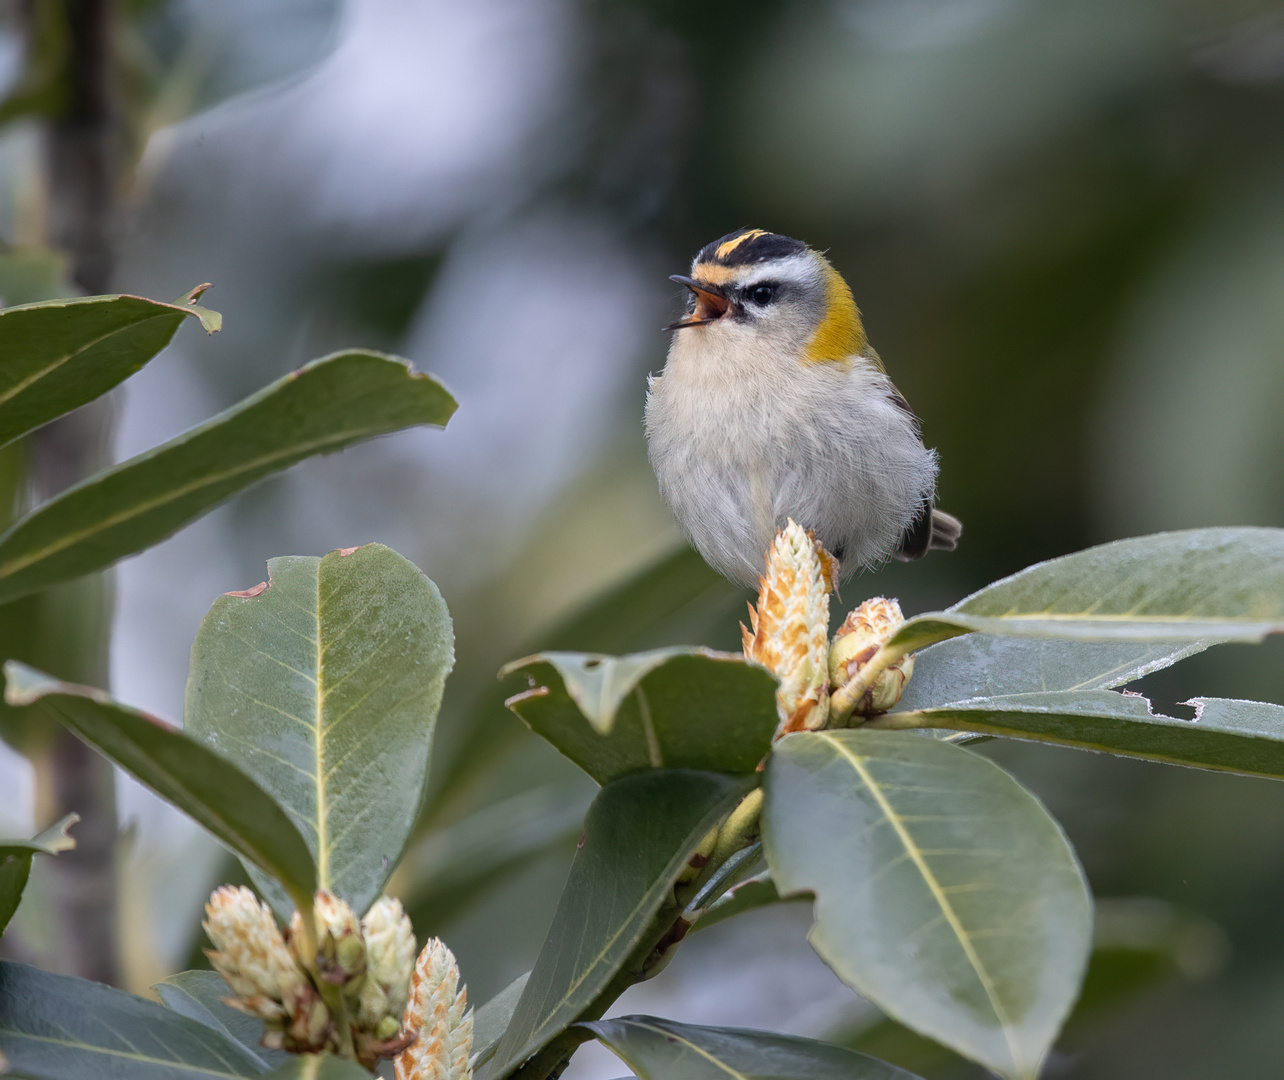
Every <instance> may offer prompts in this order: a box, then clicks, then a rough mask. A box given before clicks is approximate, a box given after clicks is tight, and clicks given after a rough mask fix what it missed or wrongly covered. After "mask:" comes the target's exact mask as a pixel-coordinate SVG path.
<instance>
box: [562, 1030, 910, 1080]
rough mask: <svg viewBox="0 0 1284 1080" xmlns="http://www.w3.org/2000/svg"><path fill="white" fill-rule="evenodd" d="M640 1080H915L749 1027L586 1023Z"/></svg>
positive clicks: (860, 1057) (811, 1042)
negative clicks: (752, 1029)
mask: <svg viewBox="0 0 1284 1080" xmlns="http://www.w3.org/2000/svg"><path fill="white" fill-rule="evenodd" d="M580 1026H581V1027H584V1028H587V1029H588V1030H589V1031H591V1032H593V1034H594V1036H595V1037H596V1038H597V1040H598V1041H599V1042H601V1043H604V1044H606V1045H607V1046H608V1047H610V1048H611V1049H612V1050H613V1051H614V1052H615V1053H616V1054H617V1055H619V1057H620V1059H621V1060H622V1061H623V1062H624V1063H625V1064H626V1065H628V1067H629V1068H630V1069H632V1070H633V1071H634V1072H635V1073H636V1074H637V1075H638V1077H639V1080H914V1074H913V1073H908V1072H906V1071H905V1070H904V1069H898V1068H897V1067H896V1066H895V1065H889V1064H887V1062H885V1061H879V1060H878V1058H873V1057H869V1056H868V1055H867V1054H859V1053H857V1052H856V1051H855V1050H846V1049H844V1048H843V1047H841V1046H833V1045H831V1044H830V1043H824V1042H817V1041H816V1040H815V1039H800V1038H798V1037H796V1036H794V1035H776V1034H774V1033H772V1032H769V1031H747V1030H745V1029H744V1028H724V1027H696V1026H694V1025H692V1024H677V1023H674V1022H673V1021H672V1020H660V1019H658V1018H657V1017H654V1016H621V1017H619V1018H617V1019H614V1020H598V1021H597V1022H595V1023H589V1024H582V1025H580Z"/></svg>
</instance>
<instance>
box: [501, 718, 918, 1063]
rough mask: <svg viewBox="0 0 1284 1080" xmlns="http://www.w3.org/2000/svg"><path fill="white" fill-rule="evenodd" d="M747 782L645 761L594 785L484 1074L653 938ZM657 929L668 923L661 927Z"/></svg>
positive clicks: (539, 1042)
mask: <svg viewBox="0 0 1284 1080" xmlns="http://www.w3.org/2000/svg"><path fill="white" fill-rule="evenodd" d="M922 741H926V740H922ZM750 787H751V784H750V782H749V781H746V780H739V779H735V778H732V777H729V776H720V775H718V774H715V773H701V772H691V771H687V770H685V769H664V770H660V769H652V770H647V771H645V772H640V773H635V774H633V775H631V776H625V777H621V778H620V779H618V780H615V781H613V782H612V783H610V784H608V785H607V786H606V787H604V788H603V789H602V790H601V791H600V792H599V793H598V796H597V798H596V799H594V800H593V805H592V806H591V807H590V808H589V812H588V816H587V817H586V818H585V819H584V837H583V839H582V840H581V841H580V846H579V850H578V851H577V852H576V854H575V861H574V862H573V863H572V864H571V872H570V875H569V877H568V878H567V882H566V888H565V889H564V890H563V892H562V899H561V901H560V902H559V903H558V905H557V912H556V913H555V914H554V916H553V925H552V926H551V927H550V928H549V932H548V937H547V938H546V939H545V941H544V945H543V948H541V949H540V953H539V957H538V958H537V959H536V961H535V967H534V969H533V970H532V971H531V976H530V981H529V982H527V984H526V987H525V989H524V990H523V992H522V996H521V999H520V1000H519V1002H518V1004H517V1008H516V1010H515V1012H514V1013H513V1019H512V1022H511V1023H510V1024H509V1026H508V1030H507V1031H506V1032H505V1033H504V1037H503V1039H501V1040H500V1044H499V1047H498V1048H497V1050H496V1053H495V1061H494V1062H493V1063H492V1068H491V1071H490V1072H489V1074H488V1075H489V1076H491V1077H496V1078H498V1077H503V1076H507V1075H508V1074H509V1073H510V1072H511V1071H512V1070H513V1069H514V1068H515V1067H516V1066H518V1065H520V1064H521V1063H522V1062H523V1061H525V1060H526V1059H527V1058H529V1057H530V1056H531V1055H532V1054H534V1053H536V1052H537V1051H539V1050H540V1049H542V1048H543V1047H544V1046H546V1045H547V1044H548V1043H549V1041H550V1040H552V1039H553V1038H554V1037H555V1036H556V1035H558V1034H560V1033H561V1032H562V1031H563V1030H565V1029H566V1027H567V1026H569V1025H570V1024H571V1023H572V1022H573V1021H574V1020H575V1019H576V1018H577V1017H579V1016H580V1015H582V1014H583V1012H584V1010H585V1009H587V1008H588V1007H589V1006H590V1005H591V1004H592V1003H593V1001H594V999H595V998H597V996H598V994H600V993H601V992H602V991H603V990H604V989H605V988H606V986H607V984H608V983H609V982H610V981H611V980H612V978H613V977H614V976H615V975H616V973H617V972H618V971H620V969H621V967H622V966H623V965H624V963H625V962H626V961H627V960H628V959H629V957H630V955H631V954H632V953H633V952H634V950H635V949H636V948H638V947H639V944H644V945H645V947H647V948H648V949H649V948H650V947H651V946H652V945H653V944H654V942H649V943H648V942H644V936H645V935H646V933H647V930H648V927H649V926H652V920H653V918H654V917H655V915H656V913H657V912H658V911H659V910H660V908H661V906H662V905H664V904H665V902H666V900H667V901H668V902H669V903H670V904H672V903H673V900H672V896H673V894H672V889H673V883H674V881H676V880H677V876H678V873H679V872H680V871H681V870H682V868H683V866H685V864H686V861H687V859H688V858H690V856H691V854H692V852H694V851H695V849H696V846H697V845H698V844H699V843H700V841H701V840H702V839H703V838H704V836H705V834H706V833H708V831H709V830H710V829H711V828H712V827H713V826H714V825H715V824H717V822H718V821H719V819H720V818H722V817H723V816H724V815H725V814H726V813H727V812H728V811H729V810H730V809H731V807H732V806H733V805H734V804H735V803H736V801H737V800H738V799H740V798H742V797H743V796H744V795H745V794H746V793H747V792H748V791H749V790H750ZM673 915H674V917H675V918H676V916H677V910H676V907H675V908H674V910H673ZM662 921H663V920H662ZM664 929H667V923H666V925H665V926H663V927H661V928H660V931H659V932H660V933H662V932H663V930H664Z"/></svg>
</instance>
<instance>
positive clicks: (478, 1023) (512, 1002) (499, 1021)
mask: <svg viewBox="0 0 1284 1080" xmlns="http://www.w3.org/2000/svg"><path fill="white" fill-rule="evenodd" d="M530 977H531V973H530V972H529V971H528V972H526V973H525V974H523V975H518V976H517V978H515V979H514V980H513V981H512V982H510V983H509V984H508V985H507V986H505V987H504V989H503V990H501V991H500V992H499V993H498V994H496V995H495V996H494V997H493V998H491V999H490V1000H489V1001H488V1002H486V1004H485V1005H483V1006H481V1007H480V1008H479V1009H478V1010H477V1011H476V1012H475V1013H474V1014H473V1069H474V1071H476V1070H477V1069H480V1068H481V1067H482V1066H483V1065H485V1064H486V1062H488V1061H489V1060H490V1059H491V1058H493V1057H494V1056H495V1051H496V1049H497V1048H498V1047H499V1040H500V1039H502V1038H503V1037H504V1032H505V1031H507V1030H508V1025H509V1024H511V1023H512V1022H513V1012H514V1011H515V1010H516V1008H517V1002H518V1001H519V1000H521V996H522V991H523V990H525V989H526V983H527V982H528V981H529V979H530Z"/></svg>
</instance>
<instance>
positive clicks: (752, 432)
mask: <svg viewBox="0 0 1284 1080" xmlns="http://www.w3.org/2000/svg"><path fill="white" fill-rule="evenodd" d="M670 280H672V281H676V282H678V283H679V284H681V285H685V286H686V287H687V288H688V289H689V290H690V291H691V299H692V303H691V306H690V309H689V310H688V311H687V313H686V315H684V316H683V317H682V318H681V319H679V320H678V321H677V322H676V323H673V324H672V325H671V326H667V327H665V329H666V330H673V331H676V333H675V334H674V336H673V340H672V342H671V344H670V346H669V357H668V360H667V362H666V363H665V366H664V372H663V373H662V374H661V375H659V376H652V377H651V378H650V379H649V381H648V390H647V401H646V435H647V447H648V454H649V456H650V459H651V466H652V468H654V469H655V475H656V478H657V479H658V480H659V482H660V494H661V495H662V496H663V497H664V501H665V502H666V503H668V505H669V508H670V509H671V510H672V511H673V514H674V516H675V517H676V518H677V519H678V523H679V525H681V527H682V529H683V531H684V532H685V533H686V535H687V537H688V538H689V539H690V540H691V543H692V544H693V545H694V546H695V547H696V549H697V550H698V551H699V552H700V554H701V555H703V556H704V558H705V560H706V561H707V562H708V563H709V565H710V566H712V567H713V568H714V569H715V570H717V571H718V572H719V573H721V574H723V575H724V576H726V577H728V578H730V579H731V580H732V581H735V582H738V583H739V584H741V585H747V586H749V587H750V588H753V587H756V586H757V584H758V575H759V574H760V573H761V571H762V567H763V560H764V557H765V554H766V551H767V548H768V546H769V545H770V543H771V541H772V539H773V537H774V536H775V534H776V530H777V529H779V528H781V527H783V526H784V525H785V524H786V522H787V521H788V519H790V518H792V519H793V520H794V521H796V522H797V523H798V524H799V525H801V526H802V527H803V528H805V529H810V530H814V531H815V534H816V538H817V539H818V540H819V541H820V542H821V543H822V544H824V546H825V548H826V550H827V551H828V552H829V553H830V554H831V555H832V556H833V557H834V558H835V559H836V560H837V561H838V563H839V567H840V569H839V575H838V576H839V580H845V579H847V578H849V577H851V575H852V574H854V573H855V572H856V570H857V569H858V568H860V567H869V566H875V565H878V564H879V563H882V562H883V561H885V560H886V559H887V558H888V557H889V556H891V557H895V558H898V559H916V558H919V557H921V556H922V555H925V554H926V553H927V552H928V551H931V550H940V551H952V550H953V549H954V548H955V546H956V545H957V544H958V540H959V536H960V535H961V534H962V531H963V526H962V524H961V523H960V522H959V520H958V519H957V518H955V517H952V516H951V515H949V514H946V513H944V512H942V511H940V510H936V509H935V508H934V507H933V500H934V497H935V491H936V473H937V462H936V452H935V451H934V450H928V449H926V448H925V447H924V446H923V441H922V438H921V437H920V435H919V422H918V418H917V417H915V415H914V413H913V412H912V411H911V410H910V407H909V405H908V404H907V403H906V401H905V399H904V398H903V397H902V396H901V395H900V393H899V392H898V391H897V389H896V387H895V386H893V385H892V382H891V380H890V379H889V378H888V377H887V373H886V372H885V371H884V370H883V364H882V361H880V360H879V358H878V354H877V353H876V352H874V350H873V349H872V348H871V347H870V345H869V342H868V341H867V340H866V339H865V329H864V327H863V325H862V324H861V318H860V312H859V311H858V310H857V308H856V302H855V301H854V300H853V299H852V293H851V289H850V288H848V286H847V282H846V281H844V280H843V278H842V276H841V275H840V274H839V273H838V271H837V270H835V269H834V268H833V267H832V266H831V265H830V264H829V260H827V259H826V258H825V257H824V255H822V254H821V253H820V252H818V251H815V250H814V249H812V248H810V247H808V246H807V245H806V244H804V243H802V242H801V241H799V240H792V239H790V238H789V237H787V236H781V235H779V234H777V233H770V232H765V231H763V230H762V229H741V230H738V231H736V232H733V233H728V234H727V235H726V236H724V237H722V238H721V239H719V240H715V241H713V243H711V244H708V245H706V246H705V247H703V248H701V249H700V252H699V254H698V255H696V257H695V261H694V262H693V263H692V265H691V276H690V277H684V276H682V275H680V274H674V275H673V276H672V278H671V279H670Z"/></svg>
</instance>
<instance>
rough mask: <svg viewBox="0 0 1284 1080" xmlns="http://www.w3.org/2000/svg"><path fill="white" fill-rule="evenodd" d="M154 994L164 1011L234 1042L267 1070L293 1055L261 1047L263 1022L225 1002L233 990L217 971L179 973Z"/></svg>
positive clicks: (162, 984) (157, 987) (158, 987)
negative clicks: (210, 1029)
mask: <svg viewBox="0 0 1284 1080" xmlns="http://www.w3.org/2000/svg"><path fill="white" fill-rule="evenodd" d="M152 992H153V993H154V994H155V995H156V996H157V997H158V998H160V1002H161V1004H162V1005H164V1006H165V1008H167V1009H171V1010H173V1011H174V1012H176V1013H180V1014H181V1015H183V1016H186V1017H188V1018H190V1019H192V1020H195V1021H196V1022H197V1023H200V1024H204V1025H205V1026H206V1027H211V1028H213V1029H214V1030H215V1031H217V1032H219V1033H220V1034H222V1035H226V1036H227V1037H228V1038H231V1039H235V1040H236V1041H237V1042H239V1043H240V1044H241V1045H242V1046H244V1047H245V1048H246V1049H247V1050H248V1051H249V1052H250V1053H251V1054H253V1055H254V1056H255V1057H256V1058H258V1059H259V1061H261V1062H262V1063H263V1068H264V1069H268V1068H270V1067H272V1066H274V1065H284V1064H285V1063H286V1062H287V1061H289V1060H290V1059H291V1058H292V1057H293V1056H294V1055H292V1054H289V1053H287V1052H286V1051H284V1050H269V1049H268V1048H267V1047H265V1046H260V1045H259V1040H261V1039H262V1038H263V1021H262V1020H260V1019H259V1018H258V1017H256V1016H247V1015H246V1014H245V1013H243V1012H241V1011H240V1010H239V1009H233V1008H232V1007H231V1006H230V1005H225V1004H224V1003H223V999H224V998H226V997H230V996H231V994H232V990H231V988H230V987H229V986H228V985H227V983H225V982H224V981H223V980H222V978H221V977H220V976H219V975H218V974H217V973H216V972H213V971H180V972H179V973H178V974H177V975H171V976H170V977H169V978H168V979H165V980H164V981H162V982H158V983H156V984H155V985H154V986H153V987H152Z"/></svg>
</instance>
